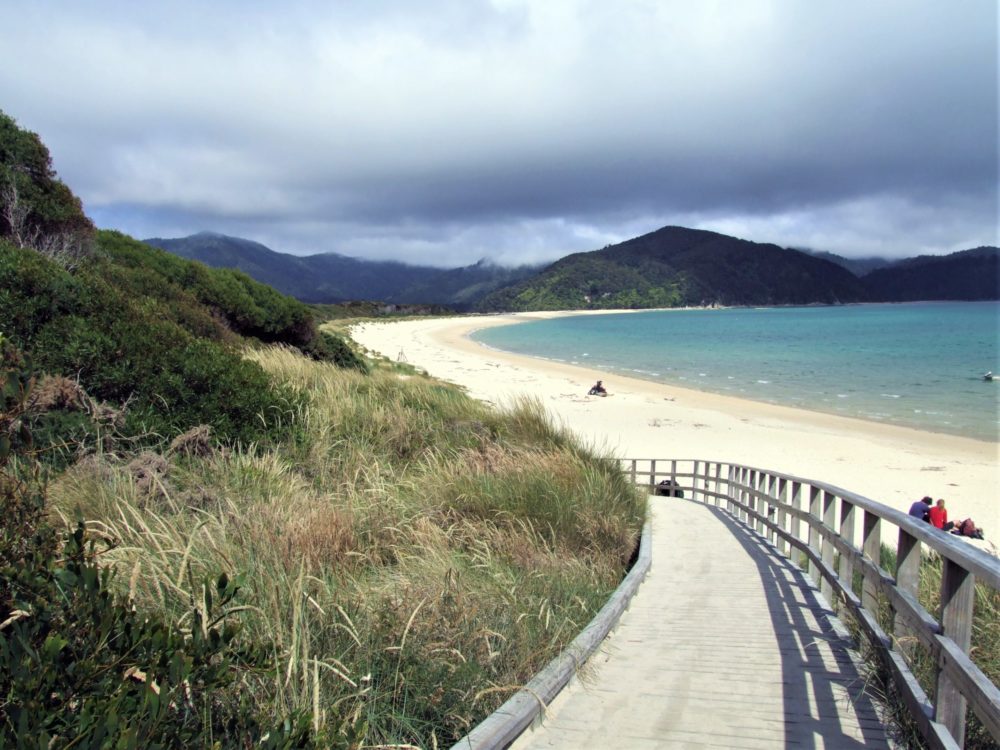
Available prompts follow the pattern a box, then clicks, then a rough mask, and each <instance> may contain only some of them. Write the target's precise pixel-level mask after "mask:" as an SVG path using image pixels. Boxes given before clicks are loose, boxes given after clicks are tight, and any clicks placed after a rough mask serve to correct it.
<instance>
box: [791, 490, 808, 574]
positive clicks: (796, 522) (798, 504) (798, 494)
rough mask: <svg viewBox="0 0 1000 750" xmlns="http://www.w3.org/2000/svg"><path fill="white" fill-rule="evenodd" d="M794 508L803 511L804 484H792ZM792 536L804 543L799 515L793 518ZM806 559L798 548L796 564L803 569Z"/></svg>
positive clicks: (796, 549) (804, 554) (796, 550)
mask: <svg viewBox="0 0 1000 750" xmlns="http://www.w3.org/2000/svg"><path fill="white" fill-rule="evenodd" d="M792 507H793V508H795V509H796V510H802V482H795V481H793V482H792ZM792 536H793V537H795V538H796V539H797V540H799V541H800V542H801V541H804V539H803V538H802V520H801V519H800V518H799V516H798V514H795V515H794V516H792ZM805 559H806V553H805V552H803V551H802V550H801V549H799V548H798V547H796V548H795V564H796V565H798V566H799V567H801V566H802V562H803V561H804V560H805Z"/></svg>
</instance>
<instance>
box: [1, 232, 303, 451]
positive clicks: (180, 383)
mask: <svg viewBox="0 0 1000 750" xmlns="http://www.w3.org/2000/svg"><path fill="white" fill-rule="evenodd" d="M122 277H123V275H121V274H119V275H118V276H116V275H115V273H114V269H113V268H109V264H107V262H106V261H97V262H95V263H94V264H93V265H91V264H87V265H85V266H84V267H82V268H81V269H80V270H79V271H78V272H77V273H76V274H75V275H71V274H69V273H68V272H67V271H65V270H64V269H62V268H61V267H59V266H58V265H56V264H54V263H52V262H50V261H48V260H47V259H45V258H43V257H42V256H40V255H38V254H37V253H34V252H32V251H30V250H23V249H19V248H15V247H13V246H11V245H9V244H5V243H2V242H0V290H2V291H0V327H2V329H3V332H4V333H5V334H6V335H7V336H8V337H9V338H10V339H11V341H12V342H13V343H14V344H16V345H17V346H19V347H21V348H22V349H24V350H25V351H27V352H28V353H29V354H30V355H31V356H32V358H33V360H34V362H35V364H36V365H37V366H38V367H39V368H40V369H42V370H43V371H46V372H49V373H53V374H62V375H67V376H70V377H72V378H75V379H77V380H78V381H79V383H80V385H81V386H82V387H83V388H84V389H86V391H87V393H88V394H89V395H90V396H91V397H93V398H95V399H98V400H100V401H108V402H112V403H116V404H123V403H126V402H127V403H128V410H127V430H126V432H127V433H129V434H133V435H135V434H143V433H156V434H159V435H161V436H171V435H174V434H177V433H178V432H181V431H183V430H186V429H188V428H190V427H192V426H194V425H197V424H210V425H212V427H213V428H214V430H215V434H216V435H217V436H218V437H219V438H220V439H222V440H224V441H229V442H231V441H244V442H253V441H259V440H262V439H268V438H273V437H278V436H279V434H280V427H279V422H278V420H277V419H276V418H277V417H279V416H280V415H282V414H284V413H285V412H287V411H288V410H289V409H294V407H295V405H296V404H297V403H299V401H300V399H301V396H299V395H297V394H295V393H294V392H293V391H292V390H290V389H288V388H284V387H278V386H275V385H273V384H272V383H271V380H270V378H269V377H268V376H267V375H266V374H265V373H264V371H263V370H262V369H261V368H260V367H259V366H258V365H256V364H254V363H252V362H248V361H246V360H245V359H244V358H243V357H242V356H240V354H239V353H237V352H236V351H234V350H233V349H232V348H230V347H228V346H226V345H225V343H223V342H222V341H219V340H211V339H207V338H199V337H197V336H196V334H195V333H194V332H192V331H191V330H189V328H187V327H185V325H184V321H183V320H178V318H177V316H176V315H174V316H172V315H171V313H172V312H173V311H174V310H175V307H174V306H172V305H166V304H161V303H159V302H158V301H157V300H156V299H155V298H154V297H151V296H149V295H146V294H143V293H142V290H141V288H140V287H139V281H141V280H142V278H143V276H142V274H137V275H135V276H133V277H132V278H131V279H127V281H129V283H125V284H122V285H121V286H119V285H118V284H117V283H116V282H120V281H121V280H122ZM147 280H148V279H147ZM151 286H152V287H153V288H154V289H155V288H158V287H157V286H156V284H155V283H154V284H151ZM186 309H187V308H186ZM190 309H191V310H195V308H190ZM193 315H195V312H191V315H189V317H188V320H190V317H191V316H193ZM205 321H207V322H205ZM205 321H203V322H204V325H212V323H211V321H210V320H209V319H208V318H207V317H206V318H205Z"/></svg>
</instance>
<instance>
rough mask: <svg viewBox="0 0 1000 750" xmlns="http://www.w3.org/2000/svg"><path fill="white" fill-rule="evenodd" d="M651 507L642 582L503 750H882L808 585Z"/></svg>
mask: <svg viewBox="0 0 1000 750" xmlns="http://www.w3.org/2000/svg"><path fill="white" fill-rule="evenodd" d="M651 507H652V513H653V519H652V522H653V535H652V538H653V549H652V552H653V565H652V569H651V571H650V573H649V575H648V577H647V578H646V581H645V582H644V583H643V584H642V586H640V588H639V591H638V593H637V594H636V596H635V598H634V599H633V601H632V604H631V606H630V608H629V610H628V611H627V612H626V613H625V615H624V616H623V617H622V619H621V622H620V624H619V626H618V627H617V628H616V629H615V631H614V632H613V633H612V634H611V635H610V636H609V637H608V638H607V640H606V641H605V642H604V644H603V645H602V646H601V648H600V650H599V651H598V652H597V653H595V654H594V656H593V657H592V658H591V659H590V661H589V662H588V664H587V666H586V667H585V668H584V670H583V672H582V674H581V676H580V677H579V678H578V679H575V680H574V681H573V682H572V683H571V684H570V685H569V686H568V687H567V688H566V689H565V690H564V691H563V692H562V694H560V695H559V697H558V698H557V699H556V700H555V701H554V702H553V704H552V705H551V706H550V707H549V709H548V711H547V712H546V716H545V719H544V721H543V722H542V724H541V725H540V726H539V727H537V728H536V729H534V730H533V731H532V730H529V731H528V732H526V733H525V734H524V735H523V736H522V737H521V738H520V739H519V740H518V741H517V742H516V743H515V744H514V745H513V748H515V750H527V749H531V750H534V749H535V748H566V749H567V750H568V749H569V748H574V749H575V748H595V749H597V748H600V749H601V750H605V749H610V748H621V749H622V750H647V749H651V748H747V749H754V750H757V749H760V750H764V749H765V748H766V749H770V748H861V747H865V748H881V747H889V744H888V742H887V740H886V732H885V730H884V728H883V724H882V722H881V721H880V720H879V717H878V715H877V713H876V711H875V709H874V707H873V705H872V703H871V701H870V700H869V699H868V698H867V697H866V696H865V694H864V692H863V688H864V684H863V681H862V678H860V677H859V675H858V672H857V669H856V665H855V662H854V661H853V660H852V658H851V654H850V653H849V652H848V650H847V641H846V638H845V636H844V634H843V631H842V630H837V629H835V628H834V627H833V626H832V625H831V621H830V617H829V615H830V612H829V610H828V609H827V607H826V606H825V605H824V604H823V602H822V600H821V599H820V598H819V597H818V595H817V592H816V589H815V588H814V587H813V586H812V584H811V582H809V580H808V579H807V577H806V576H805V575H804V574H803V573H802V572H801V571H800V570H798V569H797V568H796V567H795V566H794V565H792V564H791V563H790V562H789V561H788V560H786V559H785V558H783V557H781V556H779V555H778V554H777V553H776V552H775V551H774V549H773V548H772V547H771V546H770V545H768V544H767V543H766V542H764V541H763V540H762V539H761V538H760V537H759V536H757V535H756V534H754V533H753V532H752V531H750V530H749V529H747V528H746V527H744V526H742V525H741V524H739V523H737V522H736V521H735V520H733V519H732V518H731V517H729V516H728V515H727V514H726V513H725V512H724V511H722V510H720V509H718V508H715V507H713V506H711V505H706V504H703V503H699V502H692V501H689V500H682V499H677V498H655V499H653V500H652V502H651Z"/></svg>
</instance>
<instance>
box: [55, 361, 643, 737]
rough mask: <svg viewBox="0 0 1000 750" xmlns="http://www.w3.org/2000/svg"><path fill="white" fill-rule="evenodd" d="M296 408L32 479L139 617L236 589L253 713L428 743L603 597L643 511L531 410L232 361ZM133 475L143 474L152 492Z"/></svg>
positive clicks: (599, 465)
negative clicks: (213, 583)
mask: <svg viewBox="0 0 1000 750" xmlns="http://www.w3.org/2000/svg"><path fill="white" fill-rule="evenodd" d="M246 356H247V357H248V358H249V359H250V360H252V361H254V362H256V363H257V364H259V365H260V366H261V367H263V369H264V370H265V371H267V372H268V373H269V374H270V375H271V376H272V377H274V378H275V380H276V381H278V382H281V383H283V384H286V385H288V386H290V387H292V388H294V389H296V390H297V391H299V392H300V393H302V394H304V395H305V397H306V398H305V399H304V400H303V402H302V404H301V405H300V406H299V407H298V411H297V413H295V414H294V415H292V416H290V418H289V421H288V425H287V434H288V438H287V440H285V441H284V442H283V443H281V444H279V445H277V446H271V447H268V448H266V449H265V448H262V447H259V446H254V445H247V446H243V447H241V448H238V449H233V450H229V451H222V450H217V451H215V452H213V453H212V454H211V455H207V456H201V457H197V456H186V455H183V454H182V453H180V452H177V453H173V454H167V452H166V451H161V453H163V454H167V455H160V456H158V457H157V456H153V457H148V462H149V464H150V466H153V467H154V468H153V469H150V470H149V471H146V472H145V473H144V474H142V476H143V477H145V479H144V480H143V481H138V480H137V476H138V475H139V474H140V473H139V472H137V471H136V466H135V463H134V462H132V463H131V464H130V463H129V462H126V461H125V460H124V459H122V458H119V457H116V456H114V455H110V454H106V455H98V456H93V457H90V458H89V459H88V460H86V461H84V462H81V463H79V464H77V465H76V466H74V467H72V468H70V469H69V470H68V471H67V472H65V473H64V474H63V475H61V476H60V477H58V478H56V479H55V480H54V481H53V482H52V483H51V485H50V491H49V496H50V504H51V507H52V508H53V510H54V511H56V512H57V513H58V514H61V515H62V516H63V517H64V518H66V519H67V520H71V519H73V518H75V517H77V516H81V517H83V518H85V519H88V523H89V528H90V529H91V531H92V533H94V534H100V535H103V536H105V537H106V538H108V539H111V540H113V541H114V542H115V546H114V547H113V548H112V549H111V550H109V551H108V552H106V553H105V554H104V555H103V556H102V560H103V561H104V563H105V564H108V565H114V566H115V567H116V568H117V569H118V570H119V571H120V572H121V575H119V576H118V578H117V580H118V582H119V585H120V586H121V587H123V588H126V587H127V589H128V591H129V593H130V595H131V596H132V597H133V599H134V601H135V603H136V606H137V607H140V608H143V607H147V608H151V609H155V610H156V611H159V612H162V613H164V614H165V615H167V616H168V617H171V618H174V620H175V621H177V622H180V623H181V624H183V619H184V618H186V617H189V616H190V612H191V606H192V602H197V601H199V600H200V596H201V594H202V592H201V591H200V590H199V586H201V585H203V584H201V583H200V582H202V581H204V580H206V578H207V577H209V576H217V575H218V574H219V573H220V572H222V571H226V572H228V573H229V574H230V575H237V574H240V575H244V576H245V583H244V585H245V591H247V592H248V594H249V596H248V597H247V598H246V600H245V604H244V606H243V607H242V608H237V609H236V610H234V611H233V612H231V613H230V615H229V616H230V617H231V618H233V619H234V620H238V621H239V622H240V623H241V626H242V630H241V634H240V636H239V637H240V638H241V639H243V640H244V641H245V642H247V643H254V644H267V645H268V647H269V648H270V649H271V650H272V651H273V663H274V669H273V671H272V672H271V673H269V674H267V675H261V674H247V675H245V676H243V678H242V679H243V680H244V682H245V684H246V689H247V691H248V693H249V694H251V695H252V696H253V699H254V701H255V702H256V704H257V706H258V708H259V710H261V711H262V712H263V713H264V714H265V715H271V716H280V715H282V714H284V713H287V712H288V711H303V710H305V711H308V712H309V713H310V714H311V715H312V717H313V723H314V726H315V727H316V728H318V729H323V728H324V727H328V726H330V725H336V726H351V727H353V729H354V731H356V732H359V733H361V734H362V735H363V736H364V737H365V742H366V743H368V744H372V745H378V744H393V743H395V744H400V743H411V744H415V745H419V746H423V747H434V746H441V745H447V744H449V743H450V742H452V741H454V740H455V739H457V738H458V737H460V736H461V735H463V734H464V733H465V732H466V731H468V730H469V729H470V728H471V727H472V726H473V725H474V724H475V723H476V722H477V721H478V720H480V719H481V718H482V717H483V716H485V715H486V714H487V713H489V712H490V711H491V710H493V709H494V708H495V707H496V706H498V705H499V704H500V703H502V702H503V700H505V699H506V698H507V697H508V696H509V695H510V694H511V693H512V692H513V691H514V690H516V689H517V688H518V687H519V686H520V685H521V684H523V683H524V682H526V681H527V680H528V679H530V677H531V676H532V675H533V674H534V673H535V672H536V671H537V670H538V669H539V668H540V667H541V666H542V665H543V664H544V663H545V662H546V661H547V660H549V659H550V658H552V657H553V656H554V655H555V654H556V653H557V652H558V651H559V649H560V648H561V647H562V646H564V645H565V644H566V643H568V642H569V641H570V640H571V639H572V638H573V637H574V636H575V635H576V634H577V632H578V631H579V630H580V629H581V628H582V627H583V626H584V625H585V624H586V622H587V621H589V619H590V618H591V617H592V616H593V614H594V613H595V612H596V611H597V609H599V608H600V606H602V605H603V603H604V601H605V599H606V597H607V595H608V594H609V593H610V591H611V590H612V589H613V588H614V587H615V586H616V585H617V584H618V582H619V581H620V579H621V577H622V575H623V574H624V572H625V568H626V566H627V563H628V560H629V558H630V556H631V554H632V552H633V549H634V547H635V544H636V542H637V539H638V534H639V531H640V528H641V524H642V519H643V514H644V499H643V498H642V496H640V495H639V494H638V493H636V491H635V489H634V488H633V487H632V486H631V485H630V484H629V482H628V481H627V479H626V478H625V477H624V476H623V475H622V474H621V473H620V472H619V471H618V469H617V466H616V465H615V464H614V463H613V462H608V461H605V460H602V459H601V458H599V457H595V456H594V455H592V454H591V453H589V452H588V451H586V450H584V449H582V448H581V447H580V446H579V445H577V443H576V442H575V441H574V440H573V439H572V438H571V437H570V436H569V435H568V434H567V433H566V432H565V431H564V430H561V429H560V428H558V427H557V426H555V425H553V424H552V423H551V422H550V420H549V419H548V417H547V416H546V414H545V412H544V409H543V407H542V406H541V405H540V404H539V403H537V402H531V401H523V402H520V403H518V404H515V405H514V406H513V407H511V408H510V409H507V410H505V411H498V410H494V409H490V408H487V407H486V406H485V405H483V404H481V403H478V402H476V401H473V400H471V399H469V398H468V397H466V396H465V395H463V394H462V393H461V392H460V391H458V390H457V389H455V388H453V387H450V386H446V385H443V384H441V383H439V382H436V381H433V380H430V379H428V378H425V377H421V376H418V375H413V376H404V377H405V379H404V377H401V376H400V374H399V373H398V372H395V371H392V370H380V371H376V372H374V373H372V374H370V375H364V374H361V373H358V372H352V371H345V370H342V369H337V368H335V367H332V366H330V365H326V364H322V363H318V362H315V361H311V360H309V359H306V358H305V357H302V356H301V355H298V354H296V353H294V352H292V351H290V350H287V349H281V348H275V347H272V348H267V349H255V350H248V351H247V352H246ZM150 478H151V479H150Z"/></svg>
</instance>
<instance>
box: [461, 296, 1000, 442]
mask: <svg viewBox="0 0 1000 750" xmlns="http://www.w3.org/2000/svg"><path fill="white" fill-rule="evenodd" d="M473 338H474V339H476V340H477V341H480V342H482V343H483V344H486V345H487V346H491V347H494V348H496V349H501V350H504V351H509V352H516V353H519V354H527V355H530V356H535V357H542V358H545V359H552V360H557V361H561V362H568V363H572V364H577V365H583V366H592V367H594V369H595V370H602V371H605V372H621V373H622V374H625V375H629V376H631V377H638V378H642V379H646V380H654V381H660V382H664V383H671V384H674V385H679V386H683V387H686V388H697V389H699V390H704V391H711V392H715V393H723V394H728V395H732V396H737V397H740V398H748V399H753V400H757V401H766V402H770V403H776V404H784V405H787V406H794V407H798V408H802V409H811V410H814V411H822V412H829V413H833V414H840V415H844V416H850V417H859V418H861V419H867V420H872V421H877V422H889V423H893V424H898V425H904V426H907V427H915V428H918V429H921V430H928V431H932V432H946V433H951V434H955V435H964V436H966V437H971V438H976V439H978V440H986V441H991V442H998V441H1000V380H998V381H994V382H985V381H984V380H983V378H982V375H983V373H985V372H986V371H988V370H992V371H993V372H996V373H1000V303H996V302H958V303H951V302H927V303H907V304H897V305H848V306H839V307H782V308H741V309H729V310H676V311H651V312H639V313H627V314H612V315H585V316H575V317H566V318H555V319H552V320H542V321H532V322H529V323H521V324H518V325H512V326H502V327H497V328H487V329H483V330H481V331H478V332H476V333H475V334H474V336H473ZM605 385H606V386H607V387H608V389H609V390H610V391H612V392H613V391H614V387H615V386H614V380H613V377H608V378H606V383H605Z"/></svg>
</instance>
